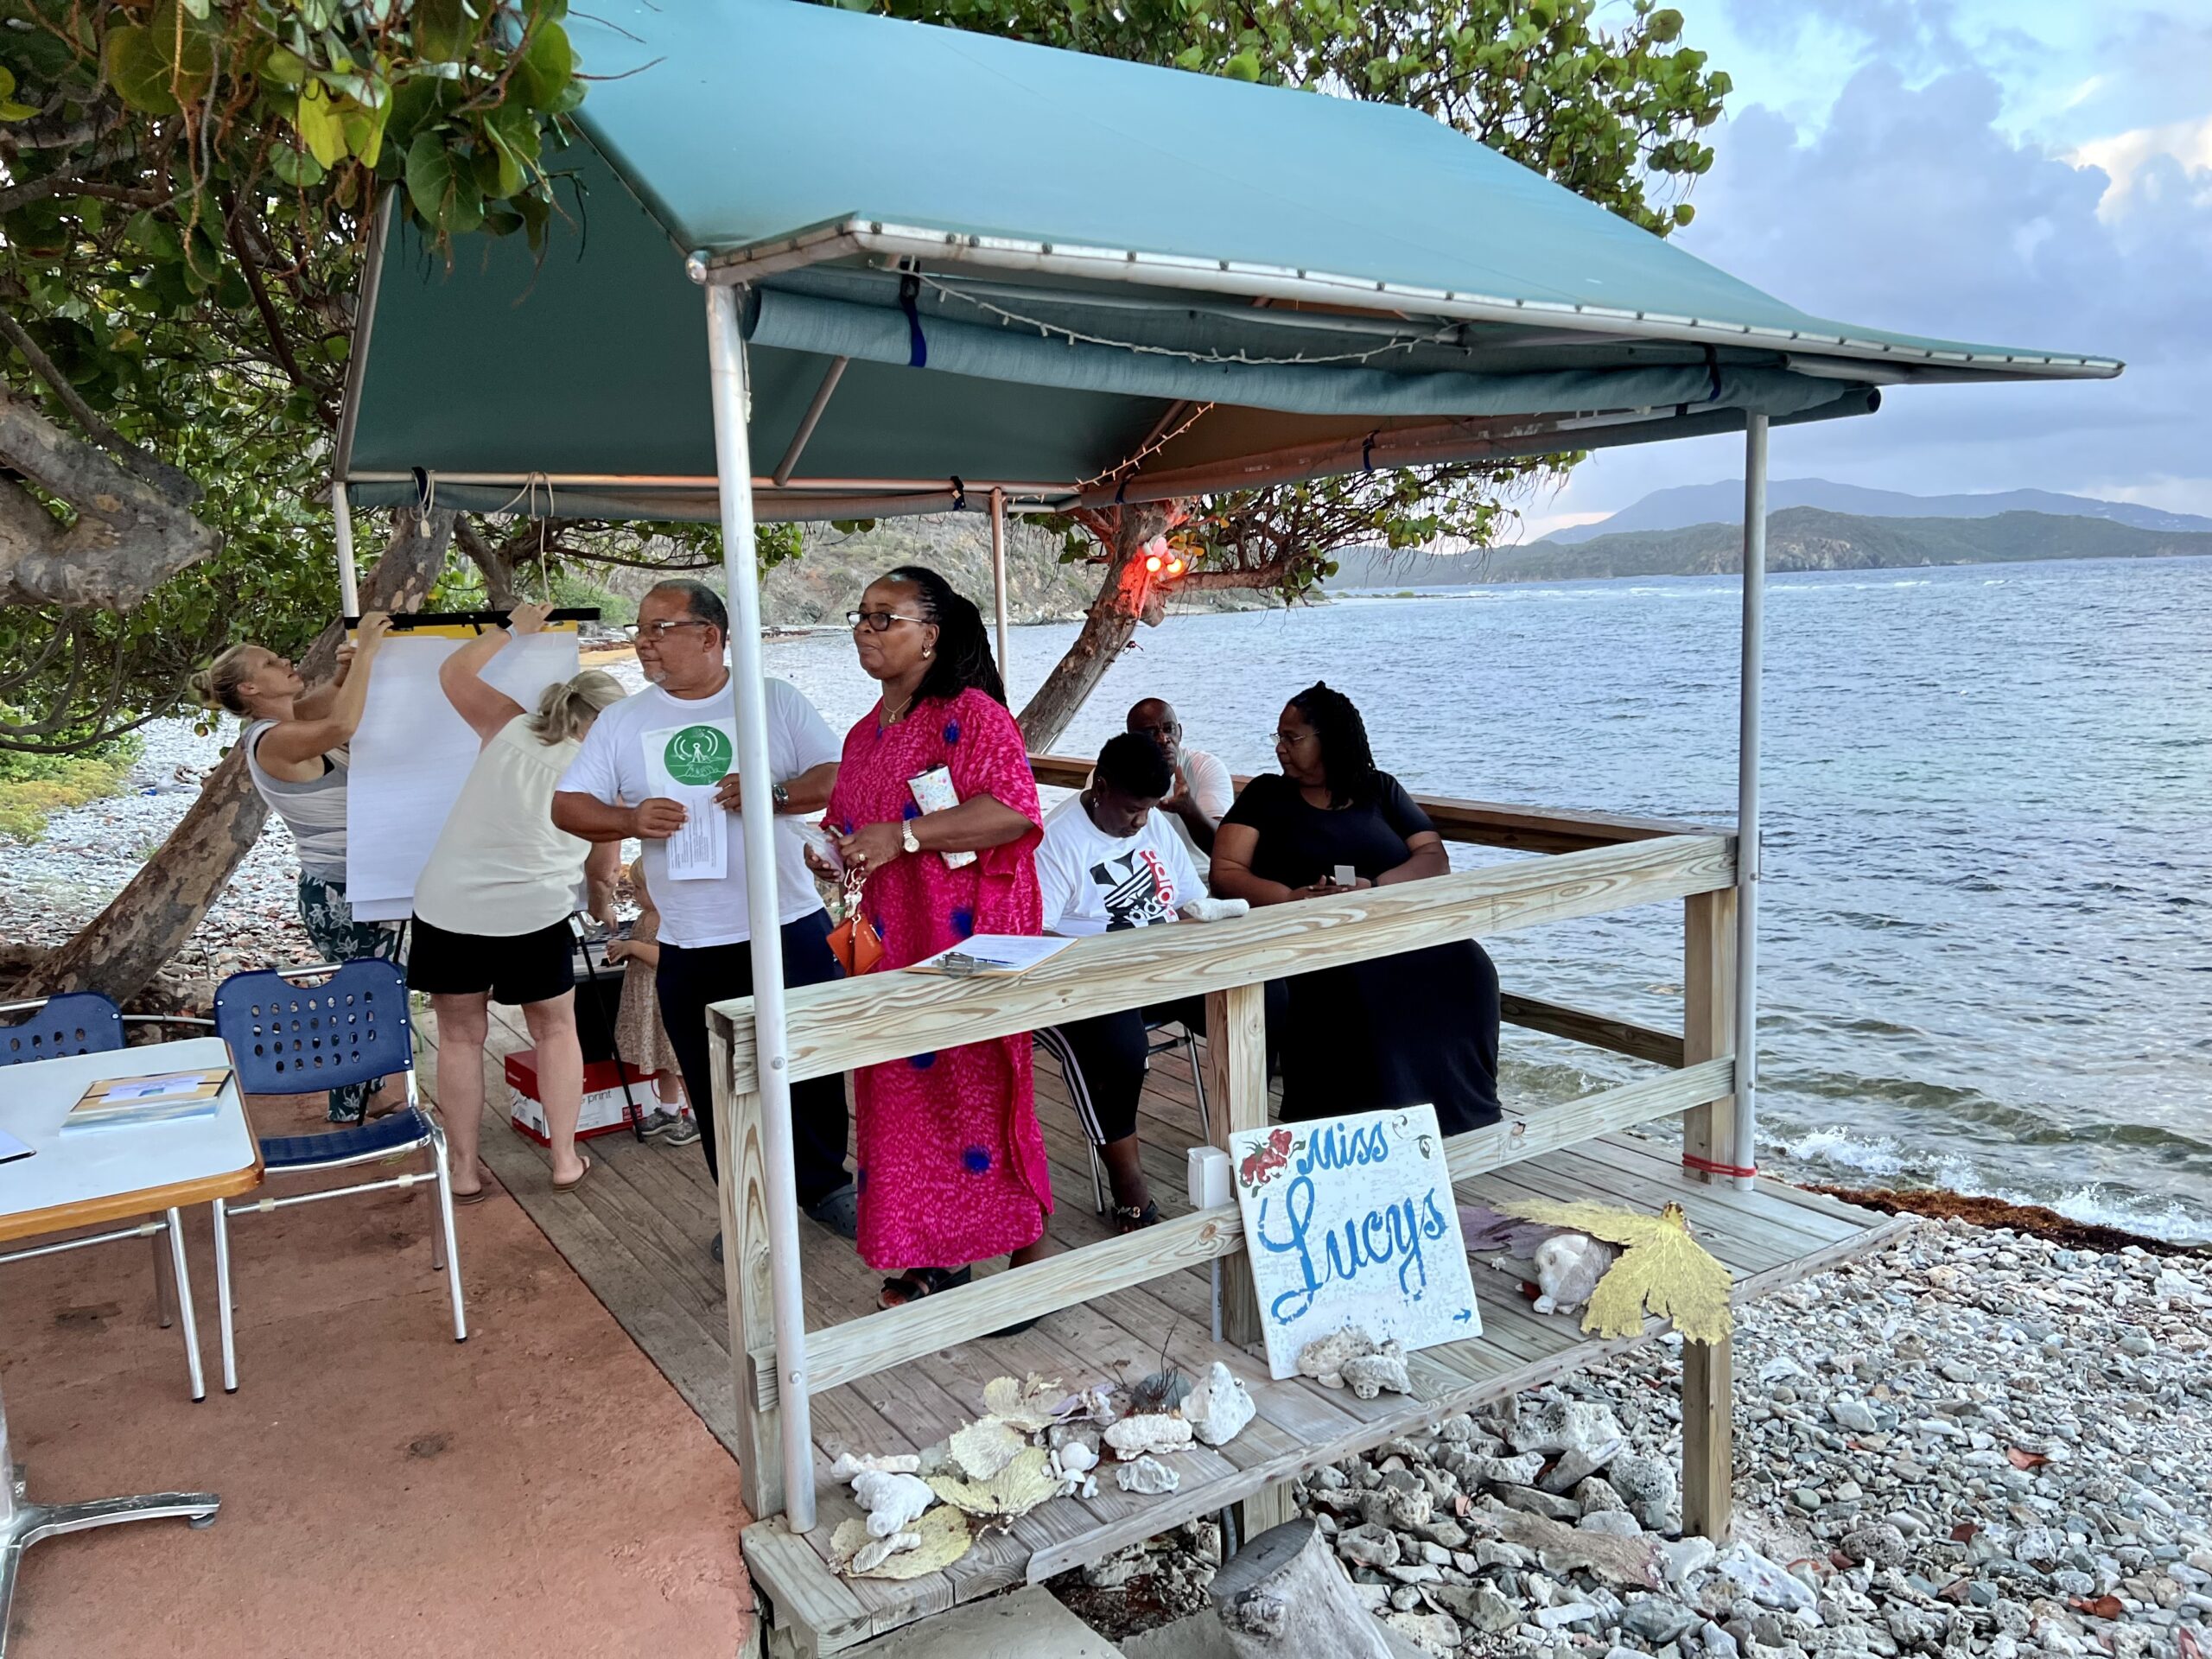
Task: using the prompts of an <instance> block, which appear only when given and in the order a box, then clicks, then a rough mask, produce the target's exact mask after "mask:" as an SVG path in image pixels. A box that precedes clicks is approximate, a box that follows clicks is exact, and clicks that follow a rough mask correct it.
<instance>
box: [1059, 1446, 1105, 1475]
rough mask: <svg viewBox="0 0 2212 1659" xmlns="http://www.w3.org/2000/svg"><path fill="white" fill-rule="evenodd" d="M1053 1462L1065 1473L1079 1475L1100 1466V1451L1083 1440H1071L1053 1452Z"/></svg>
mask: <svg viewBox="0 0 2212 1659" xmlns="http://www.w3.org/2000/svg"><path fill="white" fill-rule="evenodd" d="M1052 1462H1053V1464H1054V1465H1056V1466H1057V1467H1058V1470H1059V1471H1060V1472H1061V1473H1062V1474H1064V1475H1079V1474H1082V1473H1083V1472H1084V1471H1085V1470H1089V1469H1096V1467H1097V1466H1098V1453H1097V1452H1094V1451H1092V1450H1091V1449H1090V1446H1086V1445H1085V1444H1084V1442H1083V1441H1081V1440H1070V1441H1069V1442H1068V1443H1067V1444H1066V1445H1065V1446H1062V1447H1061V1448H1060V1449H1059V1450H1058V1452H1054V1453H1053V1454H1052Z"/></svg>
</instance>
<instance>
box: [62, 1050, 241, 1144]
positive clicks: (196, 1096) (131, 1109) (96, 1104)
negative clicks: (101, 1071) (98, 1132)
mask: <svg viewBox="0 0 2212 1659" xmlns="http://www.w3.org/2000/svg"><path fill="white" fill-rule="evenodd" d="M230 1080H231V1069H230V1067H228V1066H226V1065H217V1066H207V1067H203V1068H201V1069H200V1070H198V1071H163V1072H160V1073H157V1074H156V1075H155V1076H153V1077H102V1078H100V1079H99V1081H98V1082H96V1083H94V1084H92V1086H91V1087H90V1088H88V1089H86V1090H85V1092H84V1093H83V1094H82V1095H81V1096H79V1097H78V1100H77V1103H76V1104H75V1105H74V1106H73V1107H71V1108H70V1109H69V1116H67V1117H66V1118H64V1119H63V1120H62V1122H61V1132H62V1133H63V1134H64V1135H67V1134H68V1133H69V1132H70V1131H71V1130H73V1129H91V1128H114V1127H118V1126H120V1125H124V1124H137V1123H159V1122H166V1121H167V1120H168V1119H170V1118H178V1117H210V1116H213V1115H214V1112H215V1109H216V1103H217V1101H218V1100H219V1097H220V1096H221V1095H222V1092H223V1085H224V1084H226V1083H228V1082H229V1081H230Z"/></svg>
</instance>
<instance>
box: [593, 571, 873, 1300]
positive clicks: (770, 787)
mask: <svg viewBox="0 0 2212 1659" xmlns="http://www.w3.org/2000/svg"><path fill="white" fill-rule="evenodd" d="M728 637H729V616H728V612H727V611H726V610H725V609H724V608H723V606H722V601H721V596H720V595H719V594H716V593H715V591H714V589H712V588H709V587H708V586H707V585H706V584H705V583H704V582H692V581H688V580H677V581H670V582H662V583H661V584H659V585H658V587H656V588H653V589H652V592H651V593H649V594H646V595H645V599H644V600H643V601H641V602H640V603H639V607H638V664H639V667H640V668H642V669H644V670H645V678H646V679H647V680H648V681H650V682H651V683H650V684H648V685H647V686H646V688H645V690H642V691H640V692H639V693H637V694H636V695H635V696H629V697H626V698H624V699H623V700H622V701H621V702H618V703H616V704H614V705H613V707H612V708H610V709H607V710H606V711H605V712H604V713H602V714H601V715H600V717H599V719H598V720H597V721H594V724H593V726H592V728H591V732H590V734H589V735H588V736H587V737H586V738H585V739H584V746H583V748H582V751H581V752H580V753H578V754H577V756H576V758H575V760H574V761H573V762H571V763H570V765H569V769H568V771H567V772H565V773H564V774H563V776H562V779H561V786H560V790H559V791H558V792H557V793H556V794H555V796H554V797H553V822H554V823H556V824H558V825H559V826H560V827H561V828H562V829H565V830H567V831H568V832H569V834H570V835H572V836H582V838H583V839H585V840H587V841H592V842H607V841H621V840H624V839H626V838H627V837H630V836H635V837H637V838H638V839H639V841H641V842H644V843H645V882H646V885H647V886H648V887H651V888H652V895H653V903H654V906H655V907H656V908H657V909H658V910H659V912H660V917H661V923H660V964H659V966H658V969H656V970H655V974H654V985H655V988H656V990H657V991H658V995H659V1001H660V1015H661V1023H662V1024H663V1025H664V1026H665V1027H667V1028H668V1039H669V1041H670V1043H671V1045H672V1046H674V1048H675V1050H676V1054H677V1062H678V1064H679V1065H680V1067H681V1069H682V1071H683V1086H684V1090H685V1091H686V1092H687V1093H688V1094H689V1095H690V1097H691V1103H692V1108H693V1109H694V1110H695V1111H696V1112H697V1113H698V1114H699V1116H700V1119H701V1128H702V1129H703V1130H704V1132H705V1133H704V1135H703V1138H702V1140H701V1141H700V1143H699V1145H700V1149H701V1150H702V1151H703V1152H704V1153H705V1154H707V1167H708V1168H709V1170H710V1171H711V1170H714V1169H715V1130H714V1122H713V1119H712V1118H711V1117H710V1116H709V1113H708V1103H709V1102H711V1101H712V1100H713V1099H714V1083H713V1078H712V1077H711V1075H710V1073H709V1070H708V1059H707V1054H708V1045H707V1008H708V1006H709V1004H710V1003H715V1002H720V1001H727V1000H728V999H729V998H732V997H741V996H750V995H752V994H753V958H752V952H751V947H750V945H749V944H748V943H747V941H749V940H750V939H751V938H752V937H753V916H752V913H751V910H750V908H749V906H748V904H747V898H746V891H745V835H744V827H743V824H742V822H741V817H740V814H741V812H742V810H744V808H745V807H746V806H747V804H750V805H752V806H753V808H754V810H766V811H771V812H774V813H776V814H778V815H779V817H799V816H802V815H806V814H811V813H816V812H819V811H820V810H822V809H823V806H825V805H826V804H828V803H829V790H830V786H831V785H833V784H835V783H836V781H837V760H838V756H839V754H840V753H841V748H840V746H839V744H838V742H837V740H836V738H835V737H834V736H832V735H831V734H830V731H829V726H828V725H827V724H826V723H825V722H824V721H823V718H822V716H821V715H820V714H818V713H817V712H816V710H815V708H814V705H813V704H811V703H810V702H808V701H807V700H806V698H805V697H804V696H802V695H801V694H800V692H799V690H798V688H797V687H796V686H792V685H791V684H788V683H785V681H782V680H768V681H766V682H765V689H766V696H767V725H768V766H769V772H770V774H771V776H770V778H769V779H766V780H759V781H756V780H752V779H740V777H739V776H738V774H737V772H736V771H735V770H734V766H735V765H736V729H737V728H736V707H735V704H734V702H733V701H732V697H731V692H732V686H731V683H730V674H729V670H728V667H726V666H725V665H724V663H723V660H722V658H723V650H724V647H725V645H726V644H727V642H728ZM747 796H750V797H751V800H750V801H749V802H748V801H747ZM687 803H688V804H687ZM803 849H804V842H802V841H801V840H800V838H799V836H798V832H797V830H796V829H794V828H791V827H789V826H786V825H783V824H780V823H779V825H778V826H777V834H776V890H777V893H778V897H779V906H778V914H777V916H776V918H775V925H777V926H779V928H780V929H781V930H782V933H783V955H784V982H785V984H787V985H814V984H819V983H820V982H823V981H824V980H829V979H835V978H836V976H837V963H836V957H833V956H832V955H831V954H830V952H829V913H828V912H826V911H824V910H823V907H822V899H821V895H820V894H819V893H817V891H816V889H815V886H814V878H813V877H812V876H810V875H809V874H807V870H806V865H805V861H804V856H803ZM791 1128H792V1139H793V1149H794V1152H795V1154H796V1162H797V1167H798V1199H799V1204H800V1205H801V1206H802V1207H803V1208H804V1210H805V1211H806V1212H807V1213H808V1214H809V1215H810V1216H812V1217H814V1218H815V1219H816V1220H817V1221H820V1222H821V1223H823V1225H825V1226H828V1227H830V1228H832V1229H833V1230H836V1231H838V1232H841V1233H842V1234H843V1235H844V1236H846V1237H848V1238H850V1237H852V1236H854V1233H855V1229H856V1214H857V1211H856V1202H855V1194H854V1192H853V1187H852V1183H851V1180H850V1178H849V1177H848V1176H847V1174H846V1173H845V1128H846V1122H845V1083H844V1079H843V1078H842V1077H817V1078H815V1079H814V1080H812V1081H810V1082H807V1083H801V1084H793V1085H792V1087H791ZM714 1253H715V1259H716V1260H717V1261H719V1260H721V1234H719V1233H717V1234H715V1244H714Z"/></svg>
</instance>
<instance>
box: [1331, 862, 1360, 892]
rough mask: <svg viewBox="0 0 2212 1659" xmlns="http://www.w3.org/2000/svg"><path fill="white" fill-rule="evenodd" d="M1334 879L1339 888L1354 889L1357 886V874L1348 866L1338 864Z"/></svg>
mask: <svg viewBox="0 0 2212 1659" xmlns="http://www.w3.org/2000/svg"><path fill="white" fill-rule="evenodd" d="M1334 879H1335V880H1336V884H1337V885H1338V887H1357V886H1358V885H1359V872H1358V871H1357V870H1356V869H1354V868H1352V867H1351V865H1349V864H1339V865H1338V866H1337V873H1336V876H1335V878H1334Z"/></svg>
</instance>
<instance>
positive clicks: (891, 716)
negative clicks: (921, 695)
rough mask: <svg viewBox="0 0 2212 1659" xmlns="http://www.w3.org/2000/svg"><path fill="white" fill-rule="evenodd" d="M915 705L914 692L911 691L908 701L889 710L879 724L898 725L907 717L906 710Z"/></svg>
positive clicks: (907, 697)
mask: <svg viewBox="0 0 2212 1659" xmlns="http://www.w3.org/2000/svg"><path fill="white" fill-rule="evenodd" d="M913 706H914V697H913V694H912V692H909V693H908V694H907V696H906V702H902V703H900V704H899V706H898V707H897V708H896V709H891V710H889V711H888V712H887V713H886V714H885V715H883V716H882V718H881V719H880V721H877V724H879V725H882V726H896V725H897V724H898V723H899V721H902V720H904V719H906V711H907V710H908V709H911V708H912V707H913Z"/></svg>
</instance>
